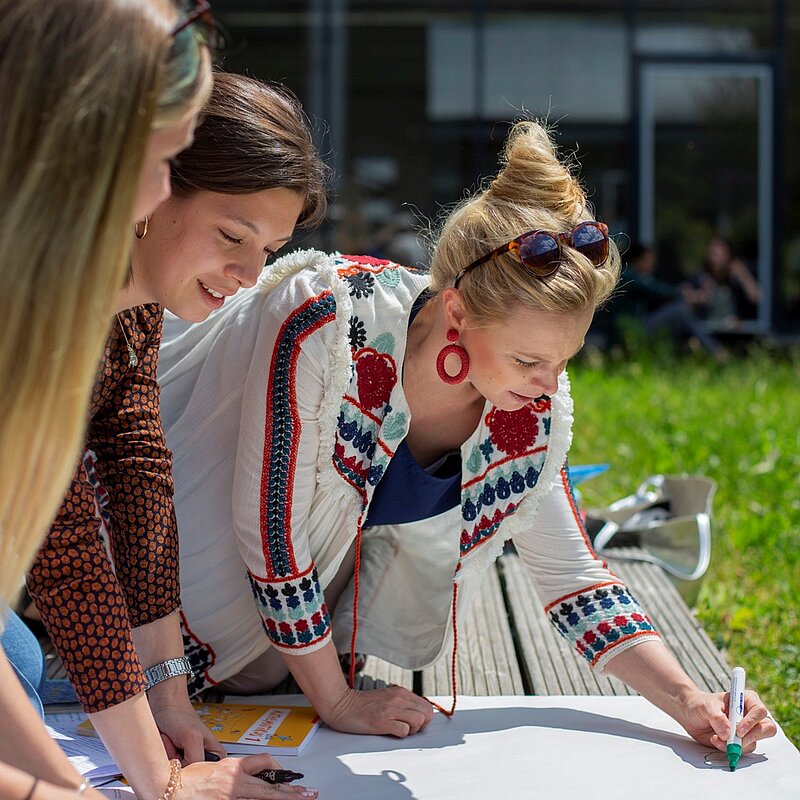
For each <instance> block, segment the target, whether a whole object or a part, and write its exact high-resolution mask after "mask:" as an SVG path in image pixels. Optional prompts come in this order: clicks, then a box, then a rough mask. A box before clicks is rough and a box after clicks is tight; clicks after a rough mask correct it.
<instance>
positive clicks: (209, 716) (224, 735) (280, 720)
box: [77, 703, 320, 756]
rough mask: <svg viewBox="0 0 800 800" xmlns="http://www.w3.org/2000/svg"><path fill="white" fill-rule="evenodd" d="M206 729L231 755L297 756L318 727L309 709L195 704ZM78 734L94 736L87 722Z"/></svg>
mask: <svg viewBox="0 0 800 800" xmlns="http://www.w3.org/2000/svg"><path fill="white" fill-rule="evenodd" d="M193 705H194V707H195V709H196V711H197V713H198V714H199V715H200V718H201V719H202V720H203V722H204V723H205V725H206V727H207V728H208V729H209V730H210V731H211V732H212V733H213V734H214V735H215V736H216V737H217V739H219V740H220V742H222V744H224V745H225V749H226V750H227V751H228V752H229V753H230V754H231V755H239V754H244V753H271V754H272V755H286V756H297V755H300V753H301V752H302V751H303V749H304V748H305V746H306V745H307V744H308V742H309V740H310V739H311V737H312V736H313V735H314V731H316V729H317V728H318V727H319V725H320V718H319V715H318V714H317V712H316V711H314V709H313V708H309V707H308V706H267V705H255V704H253V705H248V704H245V703H194V704H193ZM77 733H79V734H81V735H82V736H96V735H97V734H96V733H95V730H94V728H93V727H92V723H91V721H90V720H88V719H87V720H85V721H84V722H81V724H80V725H78V727H77Z"/></svg>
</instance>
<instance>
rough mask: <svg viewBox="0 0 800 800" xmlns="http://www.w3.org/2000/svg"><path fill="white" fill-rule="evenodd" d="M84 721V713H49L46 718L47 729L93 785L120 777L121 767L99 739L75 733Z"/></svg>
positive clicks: (76, 767)
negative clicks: (113, 777) (115, 776)
mask: <svg viewBox="0 0 800 800" xmlns="http://www.w3.org/2000/svg"><path fill="white" fill-rule="evenodd" d="M85 719H86V714H84V713H83V712H81V711H69V712H66V713H61V714H48V715H47V716H46V717H45V727H46V728H47V730H48V732H49V733H50V735H51V736H52V737H53V738H54V739H55V740H56V741H57V742H58V744H59V745H60V746H61V749H62V750H63V751H64V753H65V754H66V756H67V759H68V760H69V762H70V763H71V764H72V766H73V767H75V769H76V770H77V771H78V772H79V773H80V774H81V775H83V776H84V777H86V778H88V779H89V780H90V781H91V782H92V784H93V785H94V784H97V783H102V782H103V781H104V780H106V779H108V778H109V777H111V776H114V775H118V774H119V768H118V767H117V765H116V764H115V763H114V759H113V758H112V757H111V755H110V754H109V752H108V750H106V747H105V745H104V744H103V742H102V741H101V740H100V739H98V738H96V737H94V736H79V735H78V734H76V733H75V729H76V728H77V727H78V725H79V724H80V723H81V722H83V721H84V720H85Z"/></svg>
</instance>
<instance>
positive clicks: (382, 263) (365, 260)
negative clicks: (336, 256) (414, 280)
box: [342, 256, 392, 267]
mask: <svg viewBox="0 0 800 800" xmlns="http://www.w3.org/2000/svg"><path fill="white" fill-rule="evenodd" d="M342 258H344V259H346V260H347V261H352V262H354V263H355V264H366V265H367V266H369V267H386V266H388V265H389V264H391V263H392V262H391V261H388V260H387V259H385V258H373V257H372V256H342Z"/></svg>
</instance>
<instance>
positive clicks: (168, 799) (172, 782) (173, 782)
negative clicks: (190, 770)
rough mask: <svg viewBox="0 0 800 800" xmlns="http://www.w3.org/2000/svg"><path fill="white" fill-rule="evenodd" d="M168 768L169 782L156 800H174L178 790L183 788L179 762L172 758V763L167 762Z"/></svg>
mask: <svg viewBox="0 0 800 800" xmlns="http://www.w3.org/2000/svg"><path fill="white" fill-rule="evenodd" d="M169 766H170V770H169V782H168V783H167V788H166V789H164V791H163V792H162V793H161V795H160V796H159V798H158V800H175V795H176V794H177V792H178V789H180V788H181V786H183V781H182V780H181V762H180V760H179V759H177V758H173V759H172V761H170V762H169Z"/></svg>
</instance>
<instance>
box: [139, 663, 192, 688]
mask: <svg viewBox="0 0 800 800" xmlns="http://www.w3.org/2000/svg"><path fill="white" fill-rule="evenodd" d="M178 675H188V676H189V677H191V676H192V675H194V670H193V669H192V666H191V664H190V663H189V659H188V658H186V656H180V658H168V659H167V660H166V661H162V662H161V663H160V664H153V666H152V667H148V668H147V669H146V670H145V671H144V677H145V679H146V680H147V688H148V690H149V689H152V688H153V687H154V686H155V685H156V684H159V683H161V681H165V680H167V679H168V678H176V677H177V676H178Z"/></svg>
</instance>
